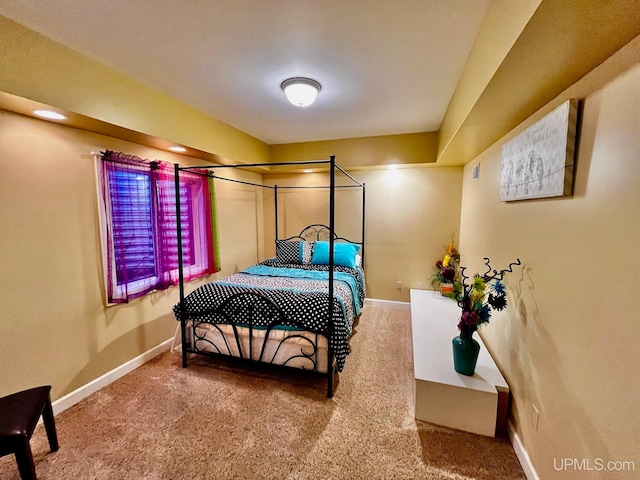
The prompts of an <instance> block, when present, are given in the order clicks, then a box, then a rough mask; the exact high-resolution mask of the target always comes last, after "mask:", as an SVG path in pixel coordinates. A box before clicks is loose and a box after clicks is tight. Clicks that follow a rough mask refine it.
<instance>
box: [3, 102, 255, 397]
mask: <svg viewBox="0 0 640 480" xmlns="http://www.w3.org/2000/svg"><path fill="white" fill-rule="evenodd" d="M105 148H107V149H112V150H119V151H123V152H126V153H131V154H135V155H138V156H141V157H143V158H150V159H161V160H165V161H169V162H188V161H189V159H188V158H187V157H184V156H178V155H173V154H170V153H167V152H162V151H158V150H154V149H151V148H147V147H142V146H140V145H137V144H133V143H128V142H125V141H122V140H117V139H114V138H110V137H106V136H102V135H97V134H93V133H88V132H85V131H82V130H78V129H73V128H68V127H63V126H59V125H56V124H54V123H49V122H45V121H41V120H36V119H32V118H29V117H24V116H20V115H16V114H13V113H9V112H6V111H2V110H0V172H2V174H1V175H0V195H1V201H0V219H1V224H2V227H1V228H0V245H2V248H1V249H0V265H1V268H0V272H1V273H0V275H1V276H2V285H3V288H2V289H0V352H2V354H1V355H2V362H0V378H1V379H2V381H1V382H0V396H2V395H4V394H8V393H11V392H14V391H18V390H20V389H23V388H28V387H32V386H34V385H39V384H51V385H52V386H53V391H52V397H53V398H54V399H56V398H59V397H61V396H63V395H65V394H67V393H69V392H71V391H73V390H75V389H77V388H79V387H81V386H83V385H85V384H86V383H88V382H90V381H92V380H94V379H96V378H98V377H99V376H101V375H103V374H104V373H106V372H109V371H110V370H112V369H114V368H116V367H118V366H120V365H122V364H123V363H125V362H127V361H128V360H131V359H132V358H134V357H136V356H138V355H140V354H141V353H144V352H146V351H147V350H149V349H151V348H153V347H155V346H156V345H158V344H160V343H161V342H163V341H165V340H167V339H168V338H170V337H171V336H172V335H173V332H174V329H175V327H176V321H175V319H174V318H173V316H172V314H171V309H172V306H173V305H174V304H175V303H176V302H177V300H178V291H177V288H176V287H173V288H170V289H168V290H165V291H163V292H157V293H153V294H150V295H147V296H145V297H143V298H140V299H137V300H135V301H133V302H131V303H130V304H127V305H118V306H113V307H108V308H107V307H105V300H104V288H103V281H102V278H103V273H102V260H101V257H100V251H101V247H100V237H99V232H98V228H99V227H98V216H97V215H98V206H97V193H96V182H95V167H94V159H93V157H92V156H91V154H90V152H91V151H97V150H104V149H105ZM236 174H238V175H241V176H242V178H244V179H246V180H250V181H253V182H256V181H257V182H259V181H260V176H259V175H256V174H249V173H241V172H236ZM217 195H218V200H219V214H220V230H221V243H222V245H221V249H222V253H223V257H222V262H223V265H222V266H223V271H222V272H221V273H219V274H217V275H216V276H217V277H219V276H221V275H224V274H228V273H231V272H233V271H235V270H237V269H239V268H244V267H246V266H248V265H251V264H253V263H255V262H256V261H257V260H258V258H259V256H260V257H261V256H262V255H263V251H262V250H263V246H262V238H263V232H262V229H261V228H262V203H261V198H260V195H261V194H260V193H256V192H255V188H254V187H244V186H236V185H235V184H234V186H233V187H231V186H230V184H229V183H226V184H222V183H218V186H217ZM216 276H212V277H211V278H215V277H216ZM199 283H202V280H200V281H199V282H198V281H196V282H192V284H190V285H189V286H188V287H187V292H189V291H191V289H192V288H194V286H195V285H197V284H199Z"/></svg>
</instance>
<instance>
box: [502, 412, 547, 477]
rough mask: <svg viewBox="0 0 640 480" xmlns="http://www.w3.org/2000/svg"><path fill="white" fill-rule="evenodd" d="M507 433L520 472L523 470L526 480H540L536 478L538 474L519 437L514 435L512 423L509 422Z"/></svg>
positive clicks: (514, 430)
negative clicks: (518, 463)
mask: <svg viewBox="0 0 640 480" xmlns="http://www.w3.org/2000/svg"><path fill="white" fill-rule="evenodd" d="M508 431H509V440H511V445H512V446H513V451H514V452H516V457H518V461H519V462H520V465H521V466H522V470H524V474H525V475H526V477H527V480H540V477H538V474H537V473H536V470H535V468H533V464H532V463H531V459H530V458H529V454H528V453H527V451H526V450H525V449H524V446H523V445H522V442H521V441H520V437H519V436H518V434H517V433H516V429H515V427H514V426H513V423H511V422H509V429H508Z"/></svg>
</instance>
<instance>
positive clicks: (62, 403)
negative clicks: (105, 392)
mask: <svg viewBox="0 0 640 480" xmlns="http://www.w3.org/2000/svg"><path fill="white" fill-rule="evenodd" d="M172 340H173V338H170V339H169V340H166V341H164V342H162V343H161V344H160V345H158V346H157V347H154V348H152V349H151V350H148V351H146V352H144V353H143V354H141V355H138V356H137V357H136V358H132V359H131V360H129V361H128V362H126V363H124V364H122V365H120V366H119V367H116V368H114V369H113V370H111V371H110V372H107V373H105V374H104V375H102V376H101V377H98V378H96V379H95V380H92V381H91V382H89V383H87V384H86V385H83V386H82V387H80V388H78V389H76V390H74V391H73V392H71V393H68V394H67V395H65V396H64V397H61V398H59V399H58V400H56V401H55V402H52V407H53V413H54V414H55V415H57V414H58V413H60V412H63V411H65V410H66V409H67V408H69V407H71V406H72V405H75V404H76V403H78V402H79V401H80V400H82V399H83V398H86V397H88V396H89V395H91V394H92V393H95V392H97V391H98V390H100V389H101V388H103V387H106V386H107V385H109V384H110V383H113V382H115V381H116V380H118V379H119V378H120V377H124V376H125V375H126V374H127V373H129V372H132V371H133V370H135V369H136V368H138V367H139V366H141V365H143V364H145V363H147V362H148V361H149V360H151V359H152V358H154V357H157V356H158V355H160V354H161V353H163V352H165V351H167V350H169V348H170V347H171V342H172Z"/></svg>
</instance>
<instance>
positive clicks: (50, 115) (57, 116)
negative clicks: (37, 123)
mask: <svg viewBox="0 0 640 480" xmlns="http://www.w3.org/2000/svg"><path fill="white" fill-rule="evenodd" d="M33 113H34V114H35V115H37V116H39V117H42V118H46V119H48V120H66V119H67V117H65V116H64V115H62V114H61V113H58V112H53V111H51V110H34V111H33Z"/></svg>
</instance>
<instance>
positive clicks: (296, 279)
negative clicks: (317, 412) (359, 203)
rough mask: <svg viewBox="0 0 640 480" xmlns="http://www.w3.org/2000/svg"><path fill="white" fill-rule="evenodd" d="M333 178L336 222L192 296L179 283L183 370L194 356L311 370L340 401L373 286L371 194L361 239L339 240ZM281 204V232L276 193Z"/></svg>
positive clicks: (280, 243) (282, 244)
mask: <svg viewBox="0 0 640 480" xmlns="http://www.w3.org/2000/svg"><path fill="white" fill-rule="evenodd" d="M331 162H332V166H333V162H334V159H333V157H332V158H331ZM330 177H331V185H330V186H329V194H330V201H329V207H330V212H329V213H330V215H329V218H330V222H329V225H324V224H312V225H309V226H307V227H305V228H304V229H302V231H301V232H300V233H299V234H297V235H295V236H292V237H287V238H284V239H276V245H275V250H276V256H275V257H272V258H269V259H267V260H264V261H263V262H260V263H258V264H257V265H253V266H251V267H248V268H246V269H244V270H242V271H240V272H237V273H234V274H232V275H229V276H226V277H224V278H221V279H219V280H216V281H213V282H210V283H207V284H205V285H202V286H200V287H198V288H196V289H195V290H194V291H193V292H192V293H190V294H189V295H186V296H185V295H184V286H183V282H182V281H181V282H180V301H179V302H178V303H177V304H175V305H174V307H173V313H174V315H175V317H176V319H177V320H178V321H179V322H180V329H179V332H177V334H178V333H179V335H180V341H179V344H180V347H179V350H180V351H181V354H182V363H183V367H186V366H187V365H188V358H189V357H188V356H189V354H197V355H213V356H218V355H224V356H230V357H235V358H238V359H242V360H245V361H250V362H261V363H267V364H273V365H278V366H281V367H290V368H297V369H302V370H308V371H310V372H314V373H316V374H320V375H323V376H326V378H327V396H328V397H332V396H333V382H334V375H335V374H337V373H339V372H341V371H342V370H343V368H344V366H345V363H346V359H347V356H348V354H349V339H350V337H351V333H352V329H353V326H354V323H355V322H356V321H357V319H358V318H359V316H360V314H361V311H362V308H363V306H364V298H365V293H366V286H365V276H364V268H363V261H362V259H363V257H362V254H363V251H364V193H363V209H362V211H363V223H362V226H363V231H362V234H363V235H362V239H361V240H360V241H352V240H348V239H346V238H344V237H340V236H338V235H337V234H336V233H335V232H334V228H333V223H334V214H333V212H334V208H335V206H334V193H335V188H336V187H335V182H334V179H333V177H334V174H331V175H330ZM358 185H360V184H358ZM361 187H362V188H363V189H364V185H361ZM276 188H277V187H276ZM280 188H283V187H280ZM363 191H364V190H363ZM275 202H276V209H275V212H276V232H277V231H278V226H277V225H278V220H277V190H276V195H275ZM178 238H180V235H178ZM174 343H178V342H174Z"/></svg>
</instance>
